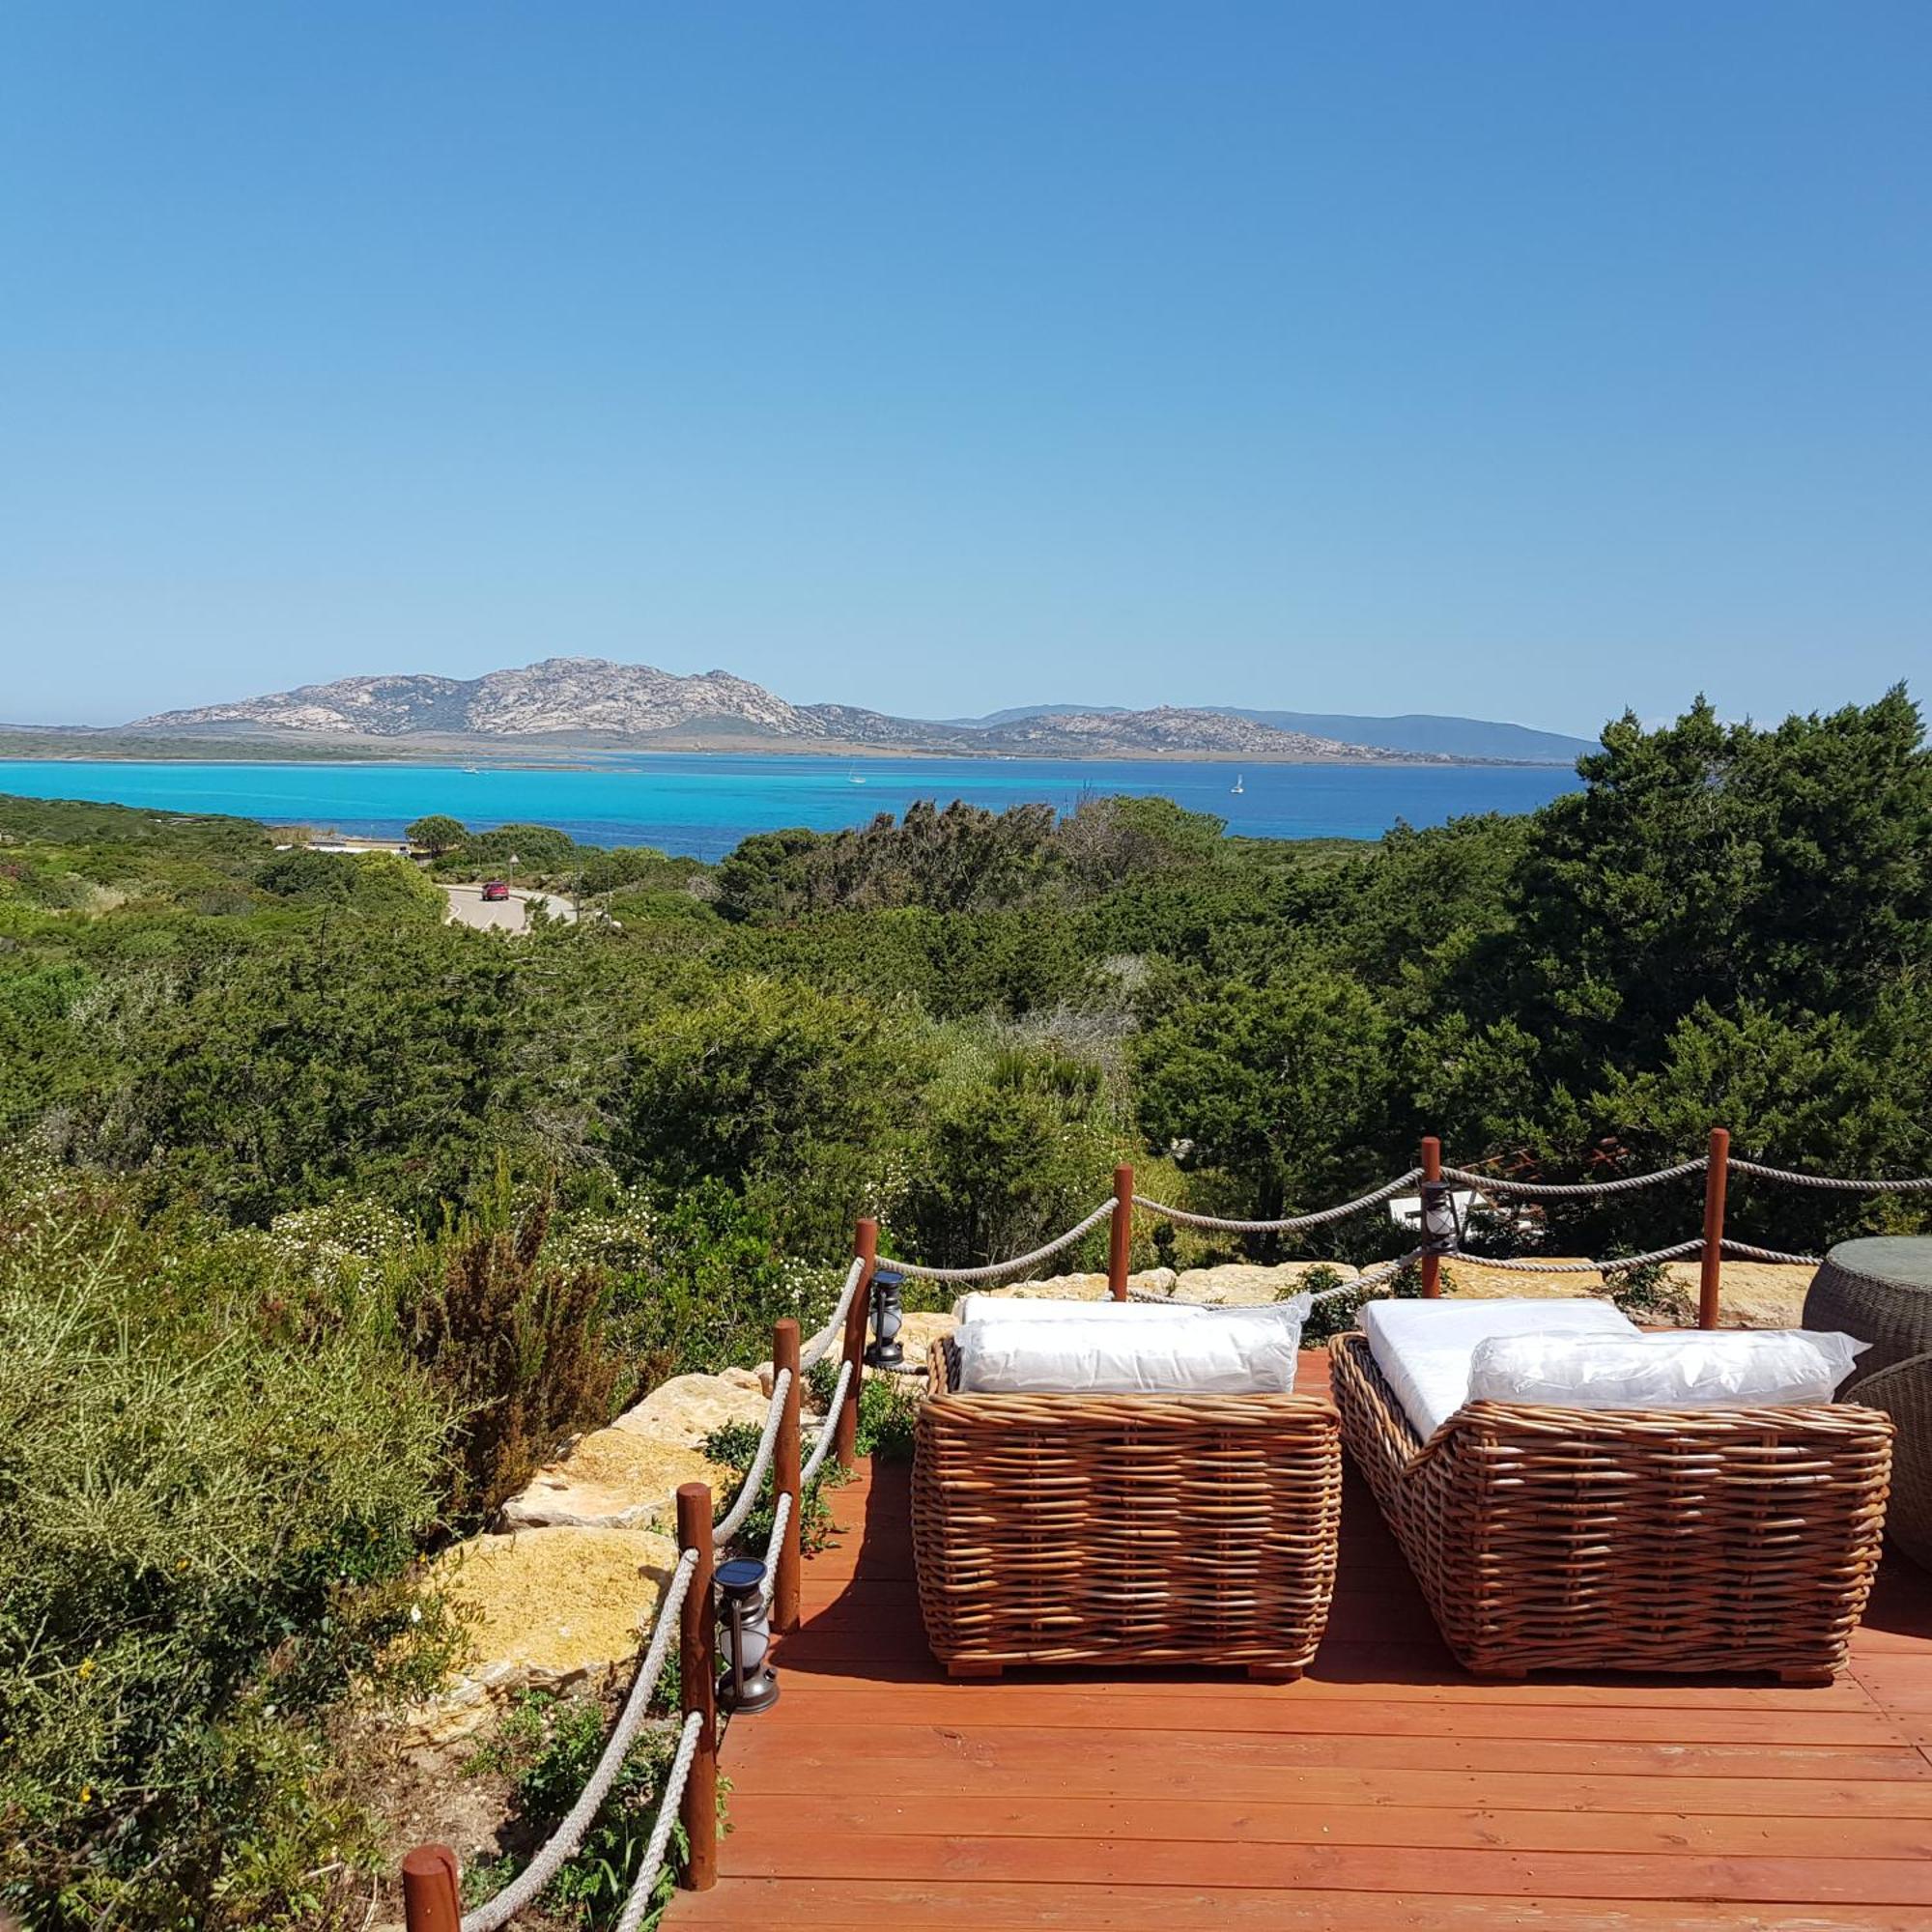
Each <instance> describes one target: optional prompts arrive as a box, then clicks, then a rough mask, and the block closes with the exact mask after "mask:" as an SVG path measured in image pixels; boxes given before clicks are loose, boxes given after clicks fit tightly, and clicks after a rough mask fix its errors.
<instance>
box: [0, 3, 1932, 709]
mask: <svg viewBox="0 0 1932 1932" xmlns="http://www.w3.org/2000/svg"><path fill="white" fill-rule="evenodd" d="M1928 98H1932V9H1928V8H1927V7H1926V6H1925V5H1924V4H1923V0H1911V3H1910V4H1900V5H1876V4H1844V5H1829V6H1828V5H1825V4H1822V0H1817V4H1808V5H1804V6H1792V5H1779V4H1775V0H1750V3H1749V4H1742V0H1741V4H1719V0H1675V4H1671V5H1640V4H1619V5H1617V6H1614V7H1605V6H1595V5H1584V4H1580V0H1548V4H1532V0H1518V4H1513V5H1509V6H1490V5H1483V4H1477V0H1457V4H1454V5H1445V4H1440V0H1430V4H1426V5H1412V6H1397V5H1377V4H1359V5H1349V6H1334V7H1317V6H1296V5H1291V4H1286V3H1285V0H1279V3H1278V4H1255V5H1236V4H1223V3H1221V0H1185V4H1181V3H1180V0H1177V4H1172V5H1137V4H1132V0H1107V4H1093V5H1085V4H1074V0H1024V4H1020V0H974V4H952V0H919V4H917V5H906V4H903V0H893V4H876V5H874V4H843V0H833V4H828V5H824V6H815V7H801V6H798V5H796V4H788V5H783V6H776V5H775V6H765V5H756V4H737V5H731V6H727V7H698V6H691V5H680V6H676V7H670V6H656V5H647V4H643V0H624V4H615V5H599V4H584V0H559V4H554V5H532V4H528V0H525V3H524V4H516V5H493V4H484V3H483V0H461V4H458V0H411V4H410V5H408V6H401V7H399V6H396V5H394V4H393V0H382V4H356V3H355V0H330V4H328V5H327V6H303V5H272V4H264V0H245V4H242V0H237V4H224V5H213V4H195V0H170V4H169V5H167V6H156V5H153V4H150V0H138V4H136V0H128V4H124V5H114V6H109V5H101V4H91V3H90V0H20V3H19V4H16V5H14V6H13V7H10V8H9V9H8V10H7V11H6V14H5V16H4V19H0V184H4V185H0V718H12V719H15V720H49V721H53V720H74V721H87V722H110V721H118V720H121V719H125V718H128V717H132V716H136V715H139V714H140V713H142V712H145V711H149V710H153V709H156V708H157V707H160V706H162V705H167V704H175V703H186V702H197V701H205V700H210V699H214V698H218V697H229V696H242V695H245V694H248V693H252V692H256V691H262V690H270V689H276V688H280V687H283V686H286V685H289V684H293V683H296V682H300V681H307V680H315V679H323V678H327V677H331V676H337V675H342V674H345V673H349V672H355V671H383V670H396V669H411V670H440V671H443V672H447V673H450V674H455V675H467V674H473V673H475V672H477V671H480V670H484V669H488V668H493V667H496V666H498V665H502V664H512V663H523V662H526V661H527V660H529V659H531V658H535V657H540V656H545V655H549V654H553V653H558V654H585V655H601V656H611V657H618V658H624V659H629V660H634V661H642V662H648V663H655V664H660V665H662V666H664V667H666V668H669V669H673V670H700V669H706V668H711V667H714V666H722V667H724V668H728V669H732V670H735V671H738V672H741V673H743V674H744V675H747V676H750V677H754V678H757V679H759V680H760V681H762V682H764V683H767V684H769V685H771V686H773V687H774V688H775V689H777V690H779V691H780V692H781V693H783V694H784V695H785V696H790V697H793V698H796V699H800V700H810V699H818V698H837V699H841V700H845V701H849V702H858V703H868V704H872V705H875V706H877V707H878V708H880V709H884V710H890V711H900V712H907V713H914V714H924V715H947V714H952V713H955V712H963V711H969V710H981V709H988V708H992V707H994V706H997V705H1004V704H1009V703H1018V702H1024V701H1029V700H1039V699H1055V700H1059V699H1069V698H1077V699H1087V700H1094V701H1114V702H1120V703H1153V702H1160V701H1172V702H1181V703H1186V702H1202V703H1212V702H1221V703H1246V704H1257V705H1260V704H1265V705H1279V706H1284V707H1292V708H1298V709H1308V710H1353V711H1365V712H1388V711H1403V710H1444V711H1465V712H1473V713H1478V714H1482V715H1487V716H1492V717H1507V718H1514V719H1519V720H1521V721H1523V722H1525V723H1530V724H1535V725H1546V726H1550V727H1554V728H1559V729H1561V728H1568V729H1578V730H1583V729H1589V728H1593V727H1594V726H1595V725H1597V724H1598V723H1599V722H1600V721H1601V720H1602V719H1603V718H1605V716H1607V715H1610V714H1612V713H1614V712H1617V711H1620V710H1622V709H1623V708H1624V707H1625V706H1626V705H1629V706H1632V707H1634V709H1635V710H1637V711H1638V712H1639V713H1640V714H1642V715H1644V716H1647V717H1655V716H1661V715H1664V714H1668V713H1671V712H1673V711H1675V710H1676V709H1677V708H1679V707H1680V706H1681V705H1682V704H1683V703H1684V702H1685V701H1686V700H1688V699H1689V698H1690V696H1692V694H1693V693H1695V692H1696V691H1697V690H1698V689H1700V688H1702V689H1705V690H1708V691H1709V693H1710V694H1711V696H1713V697H1714V698H1715V699H1716V700H1717V701H1718V703H1719V706H1720V707H1721V708H1722V709H1723V710H1725V711H1726V712H1729V713H1733V714H1744V713H1747V712H1749V713H1753V714H1755V715H1758V716H1771V715H1776V714H1781V713H1782V712H1783V711H1785V710H1787V709H1791V708H1794V707H1795V708H1803V709H1810V708H1814V707H1828V706H1832V705H1834V704H1837V703H1841V702H1845V701H1847V700H1850V699H1854V698H1869V697H1871V696H1875V695H1876V694H1877V693H1878V692H1879V691H1880V690H1882V689H1883V688H1884V687H1885V686H1886V685H1887V684H1889V683H1890V682H1892V681H1894V680H1896V679H1898V678H1900V677H1907V678H1910V679H1912V680H1913V682H1914V685H1915V689H1916V690H1917V691H1918V694H1919V695H1920V696H1932V354H1928V345H1932V241H1928V236H1932V115H1928V113H1927V112H1926V108H1925V103H1926V100H1927V99H1928Z"/></svg>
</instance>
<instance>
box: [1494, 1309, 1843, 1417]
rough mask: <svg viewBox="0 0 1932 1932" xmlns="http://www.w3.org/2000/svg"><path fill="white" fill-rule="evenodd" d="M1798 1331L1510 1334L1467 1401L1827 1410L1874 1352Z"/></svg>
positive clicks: (1825, 1335)
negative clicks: (1815, 1406) (1824, 1405)
mask: <svg viewBox="0 0 1932 1932" xmlns="http://www.w3.org/2000/svg"><path fill="white" fill-rule="evenodd" d="M1870 1346H1871V1345H1870V1343H1868V1342H1860V1341H1857V1340H1855V1339H1854V1338H1853V1337H1852V1336H1850V1335H1838V1334H1829V1333H1825V1332H1822V1331H1819V1330H1814V1329H1804V1328H1757V1329H1751V1328H1734V1329H1725V1330H1722V1331H1719V1332H1717V1333H1708V1334H1707V1333H1704V1332H1702V1331H1691V1332H1690V1333H1685V1334H1672V1335H1636V1336H1613V1335H1604V1336H1598V1335H1510V1336H1504V1337H1501V1338H1498V1339H1497V1340H1494V1341H1490V1342H1485V1343H1483V1344H1482V1345H1481V1346H1480V1347H1479V1348H1478V1349H1477V1350H1476V1353H1475V1358H1474V1360H1473V1361H1472V1362H1471V1363H1470V1365H1469V1400H1470V1401H1471V1402H1517V1403H1547V1404H1549V1405H1551V1406H1555V1407H1559V1408H1755V1407H1758V1406H1763V1405H1767V1404H1769V1405H1784V1404H1791V1403H1809V1402H1830V1401H1831V1400H1832V1398H1833V1395H1834V1394H1835V1393H1836V1392H1837V1387H1838V1384H1839V1383H1840V1382H1841V1381H1843V1380H1844V1378H1846V1376H1848V1375H1849V1374H1850V1373H1851V1370H1852V1364H1853V1363H1854V1362H1855V1361H1856V1360H1857V1359H1858V1357H1859V1355H1860V1354H1861V1353H1862V1351H1863V1350H1866V1349H1868V1348H1869V1347H1870Z"/></svg>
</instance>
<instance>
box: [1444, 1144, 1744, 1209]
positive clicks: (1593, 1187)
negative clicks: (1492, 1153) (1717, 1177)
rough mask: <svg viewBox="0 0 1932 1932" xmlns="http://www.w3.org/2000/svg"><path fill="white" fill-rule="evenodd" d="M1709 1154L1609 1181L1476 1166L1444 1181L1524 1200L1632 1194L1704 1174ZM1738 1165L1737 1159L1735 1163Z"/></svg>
mask: <svg viewBox="0 0 1932 1932" xmlns="http://www.w3.org/2000/svg"><path fill="white" fill-rule="evenodd" d="M1710 1164H1711V1163H1710V1160H1709V1157H1708V1156H1706V1155H1703V1154H1700V1155H1698V1157H1697V1158H1696V1159H1695V1160H1685V1161H1679V1162H1678V1164H1677V1165H1676V1166H1675V1167H1660V1168H1658V1169H1657V1170H1656V1171H1655V1172H1654V1173H1651V1174H1625V1175H1617V1176H1614V1177H1612V1178H1611V1179H1607V1180H1505V1179H1502V1178H1501V1177H1500V1176H1499V1175H1493V1174H1478V1173H1477V1172H1476V1171H1475V1169H1474V1168H1468V1167H1445V1168H1444V1169H1443V1170H1442V1179H1444V1180H1454V1181H1459V1182H1460V1183H1461V1184H1462V1185H1463V1186H1464V1187H1473V1188H1475V1189H1476V1190H1477V1191H1478V1192H1479V1193H1483V1194H1506V1195H1509V1196H1511V1197H1513V1198H1517V1199H1520V1200H1524V1201H1564V1200H1576V1199H1582V1198H1587V1197H1590V1196H1595V1195H1603V1194H1631V1193H1634V1192H1635V1191H1636V1190H1637V1189H1639V1188H1643V1187H1661V1186H1662V1184H1663V1183H1664V1182H1665V1181H1668V1180H1682V1179H1686V1178H1687V1177H1688V1176H1690V1175H1693V1174H1702V1173H1703V1172H1704V1170H1705V1169H1706V1168H1707V1167H1709V1166H1710ZM1732 1165H1733V1166H1736V1165H1738V1163H1737V1162H1733V1163H1732Z"/></svg>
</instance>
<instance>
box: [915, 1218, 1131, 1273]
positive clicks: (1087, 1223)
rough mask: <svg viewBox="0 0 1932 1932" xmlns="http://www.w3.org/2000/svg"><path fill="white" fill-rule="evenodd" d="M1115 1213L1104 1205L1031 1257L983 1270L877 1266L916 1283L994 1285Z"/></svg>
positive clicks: (1068, 1244) (1066, 1245)
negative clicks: (980, 1283)
mask: <svg viewBox="0 0 1932 1932" xmlns="http://www.w3.org/2000/svg"><path fill="white" fill-rule="evenodd" d="M1113 1211H1114V1204H1113V1203H1112V1202H1111V1201H1103V1202H1101V1204H1100V1205H1099V1207H1097V1208H1094V1211H1093V1213H1091V1214H1089V1215H1088V1216H1087V1218H1086V1219H1085V1220H1084V1221H1080V1222H1076V1223H1075V1224H1074V1226H1072V1227H1070V1228H1069V1229H1067V1231H1066V1232H1065V1234H1064V1235H1061V1236H1056V1237H1055V1238H1054V1239H1053V1240H1051V1241H1049V1242H1047V1244H1046V1245H1045V1247H1043V1248H1036V1249H1034V1251H1033V1253H1032V1254H1030V1255H1015V1256H1014V1257H1013V1258H1012V1260H1011V1261H1007V1262H988V1263H987V1264H985V1266H984V1267H970V1268H935V1267H921V1266H920V1265H919V1264H918V1263H917V1262H895V1261H889V1260H888V1259H887V1258H886V1257H885V1256H884V1255H881V1256H880V1257H879V1263H878V1264H879V1266H880V1267H882V1268H891V1269H892V1271H893V1272H894V1273H895V1274H902V1275H907V1276H910V1277H911V1278H912V1279H913V1280H915V1281H997V1280H999V1278H1000V1277H1001V1276H1002V1275H1007V1274H1017V1273H1019V1271H1020V1270H1021V1269H1022V1268H1030V1267H1032V1266H1033V1265H1034V1264H1035V1263H1036V1262H1043V1261H1047V1260H1049V1259H1050V1258H1051V1257H1052V1256H1054V1255H1057V1254H1059V1253H1060V1251H1061V1250H1062V1249H1063V1248H1070V1247H1071V1246H1072V1245H1073V1243H1074V1242H1075V1241H1077V1240H1078V1239H1079V1238H1080V1237H1081V1236H1082V1235H1085V1234H1089V1233H1091V1232H1092V1231H1093V1230H1094V1229H1095V1228H1097V1227H1098V1226H1099V1225H1100V1223H1101V1222H1102V1221H1104V1220H1105V1219H1106V1218H1107V1216H1108V1215H1110V1214H1111V1213H1112V1212H1113Z"/></svg>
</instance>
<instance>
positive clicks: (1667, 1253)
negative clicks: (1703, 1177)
mask: <svg viewBox="0 0 1932 1932" xmlns="http://www.w3.org/2000/svg"><path fill="white" fill-rule="evenodd" d="M1703 1249H1704V1243H1703V1242H1702V1241H1701V1240H1695V1241H1679V1242H1678V1243H1677V1245H1676V1246H1675V1247H1674V1248H1653V1249H1652V1250H1651V1252H1650V1253H1649V1254H1647V1255H1614V1256H1612V1257H1611V1258H1610V1259H1609V1260H1608V1261H1606V1262H1505V1261H1495V1260H1492V1258H1491V1257H1489V1256H1488V1255H1471V1254H1464V1253H1463V1252H1462V1251H1461V1250H1458V1251H1457V1252H1456V1253H1455V1254H1454V1255H1453V1256H1451V1255H1445V1256H1444V1257H1443V1259H1444V1260H1445V1261H1448V1260H1455V1261H1463V1262H1468V1263H1469V1264H1471V1265H1472V1266H1475V1267H1480V1268H1501V1269H1502V1270H1503V1271H1504V1272H1505V1273H1506V1274H1628V1273H1629V1272H1630V1271H1631V1269H1632V1268H1640V1267H1648V1266H1649V1265H1650V1264H1651V1263H1653V1262H1675V1261H1682V1260H1683V1259H1684V1257H1685V1256H1686V1255H1695V1254H1701V1253H1702V1252H1703Z"/></svg>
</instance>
